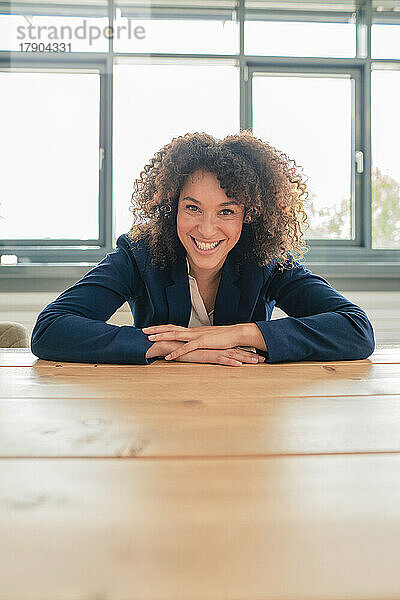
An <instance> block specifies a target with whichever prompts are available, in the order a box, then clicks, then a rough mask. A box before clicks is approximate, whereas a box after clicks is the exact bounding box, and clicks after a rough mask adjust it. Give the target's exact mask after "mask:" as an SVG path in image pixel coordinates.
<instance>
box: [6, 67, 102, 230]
mask: <svg viewBox="0 0 400 600" xmlns="http://www.w3.org/2000/svg"><path fill="white" fill-rule="evenodd" d="M0 97H1V101H2V110H1V112H0V130H1V133H2V143H1V144H0V164H1V166H2V177H1V178H0V199H1V206H0V213H1V216H2V217H3V218H2V219H0V237H1V238H2V239H25V238H28V239H32V238H33V239H34V238H40V239H50V238H59V239H60V238H61V239H62V238H66V239H76V238H79V239H91V238H95V239H97V238H98V230H99V228H98V217H99V215H98V197H99V104H100V96H99V75H98V74H96V73H43V72H41V73H39V72H37V73H32V72H30V73H27V72H25V73H22V72H19V73H15V72H14V73H9V72H5V71H3V72H0Z"/></svg>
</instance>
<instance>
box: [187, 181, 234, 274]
mask: <svg viewBox="0 0 400 600" xmlns="http://www.w3.org/2000/svg"><path fill="white" fill-rule="evenodd" d="M243 216H244V206H243V204H240V203H238V202H235V200H234V199H233V198H228V197H227V195H226V194H225V191H224V190H223V189H222V188H221V186H220V184H219V181H218V179H217V177H216V176H215V175H214V174H213V173H209V172H207V171H196V172H195V173H192V174H191V175H189V176H188V178H187V180H186V183H185V185H184V186H183V188H182V190H181V192H180V195H179V202H178V213H177V220H176V226H177V233H178V237H179V239H180V241H181V242H182V244H183V246H184V247H185V250H186V253H187V257H188V261H189V264H190V266H191V267H192V269H193V270H194V271H195V272H197V273H204V274H205V275H206V274H207V273H210V274H213V273H215V272H216V271H218V270H219V269H221V268H222V266H223V264H224V262H225V258H226V256H227V254H228V252H229V251H230V250H231V249H232V248H233V247H234V246H235V244H236V243H237V241H238V240H239V238H240V234H241V232H242V223H243Z"/></svg>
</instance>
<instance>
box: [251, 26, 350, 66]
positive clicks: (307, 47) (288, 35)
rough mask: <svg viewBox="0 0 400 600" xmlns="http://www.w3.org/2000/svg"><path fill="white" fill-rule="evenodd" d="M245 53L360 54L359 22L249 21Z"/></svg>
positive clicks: (345, 55)
mask: <svg viewBox="0 0 400 600" xmlns="http://www.w3.org/2000/svg"><path fill="white" fill-rule="evenodd" d="M245 53H246V54H260V55H264V56H334V57H353V56H355V55H356V26H355V25H354V24H350V23H309V22H296V21H288V22H285V21H247V22H246V23H245Z"/></svg>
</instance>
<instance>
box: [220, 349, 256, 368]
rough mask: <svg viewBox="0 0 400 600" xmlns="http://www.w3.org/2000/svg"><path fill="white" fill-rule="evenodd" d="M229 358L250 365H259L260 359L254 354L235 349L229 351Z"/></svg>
mask: <svg viewBox="0 0 400 600" xmlns="http://www.w3.org/2000/svg"><path fill="white" fill-rule="evenodd" d="M227 356H229V357H231V358H234V359H236V360H240V361H241V362H245V363H248V364H254V365H256V364H258V357H257V356H256V355H255V353H254V352H246V350H239V349H236V348H235V349H232V350H228V352H227Z"/></svg>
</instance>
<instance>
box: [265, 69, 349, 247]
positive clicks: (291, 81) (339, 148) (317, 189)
mask: <svg viewBox="0 0 400 600" xmlns="http://www.w3.org/2000/svg"><path fill="white" fill-rule="evenodd" d="M351 107H352V82H351V79H350V78H344V77H339V76H337V77H336V78H335V77H324V76H316V77H315V76H314V77H313V76H301V75H291V76H288V75H286V76H285V75H283V74H277V75H275V74H274V75H272V74H270V73H268V74H267V76H265V75H261V74H258V73H257V74H256V75H255V76H254V78H253V108H254V120H253V131H254V134H255V135H256V136H257V137H260V138H261V139H264V140H265V141H267V142H268V143H270V144H271V145H272V146H274V147H275V148H277V149H279V150H281V151H283V152H285V153H286V154H287V155H288V156H289V157H290V158H291V159H292V160H295V161H296V164H297V165H300V166H301V167H303V169H304V175H305V176H307V177H308V181H307V186H308V191H309V196H308V200H307V205H306V207H307V208H308V209H307V213H308V217H309V223H310V229H308V230H307V231H306V232H305V234H306V237H308V238H340V239H348V238H350V237H351V236H352V227H351V197H352V194H351V164H352V161H351V138H352V136H351V112H352V110H351Z"/></svg>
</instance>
